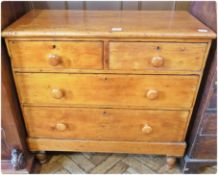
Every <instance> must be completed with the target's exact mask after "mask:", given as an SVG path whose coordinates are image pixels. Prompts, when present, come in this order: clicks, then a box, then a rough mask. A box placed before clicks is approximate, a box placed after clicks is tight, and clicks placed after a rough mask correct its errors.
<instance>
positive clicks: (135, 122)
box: [23, 107, 188, 142]
mask: <svg viewBox="0 0 218 175" xmlns="http://www.w3.org/2000/svg"><path fill="white" fill-rule="evenodd" d="M23 114H24V119H25V123H26V127H27V130H28V134H29V137H40V138H43V137H44V138H65V139H80V140H82V139H91V140H111V141H112V140H113V141H157V142H165V141H166V142H167V141H175V142H177V141H182V140H183V139H184V132H185V128H186V124H187V121H188V112H186V111H153V110H125V109H95V108H93V109H88V108H61V107H58V108H53V107H24V108H23Z"/></svg>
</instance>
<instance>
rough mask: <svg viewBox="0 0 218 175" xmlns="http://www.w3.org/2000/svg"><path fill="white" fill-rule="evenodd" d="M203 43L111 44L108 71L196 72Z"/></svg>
mask: <svg viewBox="0 0 218 175" xmlns="http://www.w3.org/2000/svg"><path fill="white" fill-rule="evenodd" d="M206 49H207V43H174V42H111V43H110V46H109V53H110V54H109V55H110V59H109V68H110V69H120V70H149V69H154V70H157V71H158V70H172V71H173V70H174V71H175V70H184V71H187V70H189V71H200V70H201V69H202V68H203V63H204V61H205V51H206Z"/></svg>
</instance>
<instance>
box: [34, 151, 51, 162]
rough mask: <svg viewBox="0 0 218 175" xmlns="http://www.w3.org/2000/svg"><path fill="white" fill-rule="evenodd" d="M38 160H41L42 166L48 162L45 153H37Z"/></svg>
mask: <svg viewBox="0 0 218 175" xmlns="http://www.w3.org/2000/svg"><path fill="white" fill-rule="evenodd" d="M36 158H37V159H38V160H39V163H40V164H44V163H46V162H48V156H47V154H46V153H45V151H42V152H38V153H36Z"/></svg>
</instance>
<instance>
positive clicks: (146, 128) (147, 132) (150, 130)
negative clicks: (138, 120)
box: [142, 124, 152, 134]
mask: <svg viewBox="0 0 218 175" xmlns="http://www.w3.org/2000/svg"><path fill="white" fill-rule="evenodd" d="M142 132H143V133H146V134H149V133H151V132H152V127H151V126H149V125H148V124H145V125H144V127H143V128H142Z"/></svg>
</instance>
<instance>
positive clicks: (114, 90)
mask: <svg viewBox="0 0 218 175" xmlns="http://www.w3.org/2000/svg"><path fill="white" fill-rule="evenodd" d="M15 77H16V83H17V86H18V92H19V96H20V101H21V103H29V104H40V105H85V106H87V105H92V106H114V107H150V108H158V107H168V108H175V107H176V108H189V107H191V106H192V103H193V100H194V96H195V92H196V90H197V84H198V79H199V77H198V76H175V75H172V76H169V75H117V74H110V75H109V74H64V73H63V74H58V73H16V75H15Z"/></svg>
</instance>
